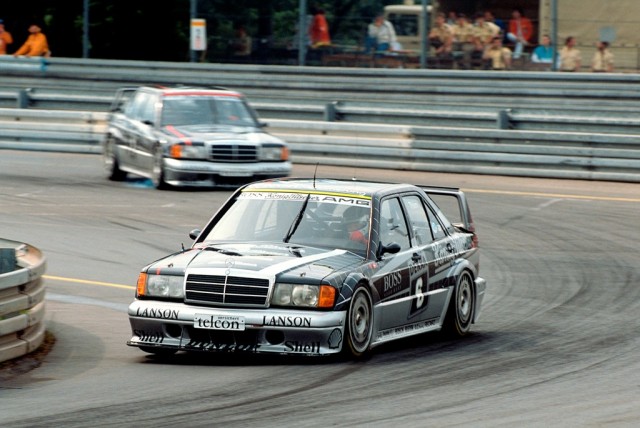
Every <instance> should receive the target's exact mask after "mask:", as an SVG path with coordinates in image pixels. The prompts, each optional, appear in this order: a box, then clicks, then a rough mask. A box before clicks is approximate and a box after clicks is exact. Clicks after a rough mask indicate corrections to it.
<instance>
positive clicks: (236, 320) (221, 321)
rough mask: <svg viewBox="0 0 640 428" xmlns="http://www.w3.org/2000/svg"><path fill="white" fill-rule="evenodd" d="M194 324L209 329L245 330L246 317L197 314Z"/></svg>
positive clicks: (196, 326)
mask: <svg viewBox="0 0 640 428" xmlns="http://www.w3.org/2000/svg"><path fill="white" fill-rule="evenodd" d="M193 326H194V327H195V328H203V329H208V330H232V331H244V317H239V316H230V315H206V314H195V315H194V316H193Z"/></svg>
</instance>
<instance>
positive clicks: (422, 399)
mask: <svg viewBox="0 0 640 428" xmlns="http://www.w3.org/2000/svg"><path fill="white" fill-rule="evenodd" d="M313 170H314V167H312V166H296V167H295V168H294V172H295V175H300V176H311V175H313ZM317 174H318V176H320V177H328V176H333V177H338V176H340V177H345V178H350V177H352V176H356V177H359V178H375V179H380V180H385V179H389V180H394V181H410V182H415V183H420V184H435V185H450V186H459V187H461V188H463V189H464V190H466V191H467V193H468V195H469V199H470V204H471V209H472V212H473V215H474V220H475V222H476V224H477V226H478V231H479V235H480V246H481V251H482V253H481V273H482V275H483V276H484V277H485V278H486V279H487V283H488V293H487V297H486V299H485V306H484V308H483V313H482V316H481V319H480V321H479V323H478V324H476V325H475V326H474V327H473V333H472V334H471V335H470V336H469V337H467V338H464V339H462V340H458V341H447V340H445V339H443V338H441V337H440V336H439V335H437V334H431V335H422V336H418V337H414V338H411V339H410V340H404V341H402V342H398V343H395V344H390V345H386V346H382V347H380V348H376V350H375V352H374V353H373V355H372V356H371V358H370V359H369V360H368V361H365V362H351V361H346V360H337V361H335V360H329V361H327V360H316V359H291V358H256V357H240V358H239V357H237V356H233V357H230V356H222V357H215V356H214V357H211V358H196V357H192V356H187V355H178V356H176V358H174V359H173V360H162V359H158V358H154V357H150V356H146V355H145V354H144V353H142V352H140V351H138V350H137V349H134V348H129V347H127V346H125V341H126V340H127V339H128V335H129V325H128V320H127V316H126V307H127V305H128V303H129V302H130V301H131V300H132V298H133V285H134V284H135V281H136V278H137V274H138V271H139V269H140V268H141V267H142V266H144V265H145V264H146V263H148V262H150V261H153V260H155V259H157V258H159V257H161V256H163V255H165V254H167V253H169V252H171V251H175V250H178V249H179V248H180V245H181V244H184V245H185V246H187V245H189V244H190V240H189V238H188V236H187V235H188V232H189V230H191V229H193V228H196V227H199V226H202V225H203V224H204V223H205V222H206V221H207V220H208V218H209V217H210V216H211V215H212V213H213V212H214V210H216V208H217V207H218V206H219V205H220V204H221V203H222V201H223V200H224V199H225V198H226V197H227V196H228V195H229V192H228V191H226V190H208V191H157V190H154V189H151V188H150V187H149V186H148V183H147V182H145V181H139V180H129V181H127V182H125V183H112V182H109V181H107V180H106V179H104V177H103V174H102V169H101V160H100V157H99V156H95V155H71V154H60V153H32V152H13V151H2V152H0V237H2V238H6V239H11V240H16V241H23V242H28V243H29V244H32V245H34V246H36V247H38V248H40V249H41V250H42V251H43V252H44V254H45V255H46V256H47V261H48V265H47V266H48V267H47V274H46V283H47V287H48V297H47V316H46V318H47V324H48V330H49V331H50V332H51V333H53V334H54V335H55V337H56V343H55V344H54V346H53V348H52V350H51V352H50V353H49V354H47V355H46V356H45V357H44V360H43V361H42V364H41V366H40V367H37V368H34V369H32V370H29V371H26V372H25V373H18V374H13V375H11V373H10V372H9V371H8V370H7V369H4V373H3V372H2V371H0V426H3V427H5V426H6V427H23V426H24V427H27V426H28V427H33V426H64V427H86V426H137V427H144V426H156V427H161V426H182V425H184V426H186V425H188V426H225V427H226V426H248V425H252V426H260V427H263V426H266V427H274V426H297V427H305V426H309V427H326V426H336V425H337V426H380V427H386V426H391V425H396V426H404V427H413V426H420V427H422V426H434V427H435V426H437V427H442V426H473V427H512V426H540V427H542V426H544V427H548V426H561V427H567V426H580V427H582V426H593V427H600V426H607V427H608V426H612V427H618V426H620V427H626V426H637V424H638V421H640V358H639V355H640V334H639V333H640V321H639V315H638V314H640V286H639V284H640V256H639V255H638V244H639V243H640V215H639V213H640V185H638V184H628V183H603V182H587V181H569V180H545V179H524V178H506V177H493V176H472V175H464V174H460V175H445V174H427V173H412V172H399V171H376V170H366V169H350V168H334V167H324V166H320V167H319V168H318V172H317Z"/></svg>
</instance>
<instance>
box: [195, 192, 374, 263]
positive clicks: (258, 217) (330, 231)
mask: <svg viewBox="0 0 640 428" xmlns="http://www.w3.org/2000/svg"><path fill="white" fill-rule="evenodd" d="M370 205H371V201H370V200H369V199H366V198H361V197H337V196H335V195H329V194H326V195H325V194H318V193H314V192H311V193H285V192H251V191H249V192H243V193H241V194H240V195H239V196H238V198H237V199H235V200H234V202H233V205H232V206H231V207H230V208H229V209H228V210H227V212H226V213H225V214H224V215H223V216H222V218H221V219H220V220H219V221H218V222H217V223H216V224H215V226H214V227H213V228H212V229H211V230H210V231H209V233H208V234H207V236H206V237H205V238H204V241H205V243H206V242H210V243H213V242H279V243H282V242H287V243H289V244H296V245H308V246H315V247H321V248H330V249H345V250H348V251H352V252H354V253H357V254H360V255H364V254H365V251H366V248H367V245H368V237H369V224H370V221H369V218H370V211H371V208H370Z"/></svg>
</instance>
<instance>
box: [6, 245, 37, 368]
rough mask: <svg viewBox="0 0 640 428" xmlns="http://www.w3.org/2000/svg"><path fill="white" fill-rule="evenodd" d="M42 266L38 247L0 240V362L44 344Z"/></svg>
mask: <svg viewBox="0 0 640 428" xmlns="http://www.w3.org/2000/svg"><path fill="white" fill-rule="evenodd" d="M45 267H46V261H45V257H44V256H43V254H42V253H41V252H40V250H38V249H37V248H35V247H32V246H31V245H28V244H23V243H20V242H16V241H8V240H4V239H0V362H3V361H7V360H10V359H13V358H16V357H20V356H22V355H25V354H28V353H30V352H32V351H35V350H36V349H37V348H38V347H39V346H40V345H41V344H42V342H43V341H44V337H45V324H44V314H45V302H44V295H45V285H44V283H43V282H42V275H43V274H44V271H45Z"/></svg>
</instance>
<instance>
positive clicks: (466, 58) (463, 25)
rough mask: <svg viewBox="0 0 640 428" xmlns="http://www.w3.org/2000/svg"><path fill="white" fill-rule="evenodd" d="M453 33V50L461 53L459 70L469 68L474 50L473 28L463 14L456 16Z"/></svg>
mask: <svg viewBox="0 0 640 428" xmlns="http://www.w3.org/2000/svg"><path fill="white" fill-rule="evenodd" d="M452 31H453V50H455V51H457V52H461V53H462V60H461V61H460V62H459V64H458V65H459V66H460V68H463V69H469V68H471V55H472V53H473V50H474V47H475V45H474V31H475V30H474V28H473V25H471V22H469V19H468V18H467V17H466V15H465V14H463V13H461V14H460V15H458V21H457V22H456V25H454V26H453V27H452Z"/></svg>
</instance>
